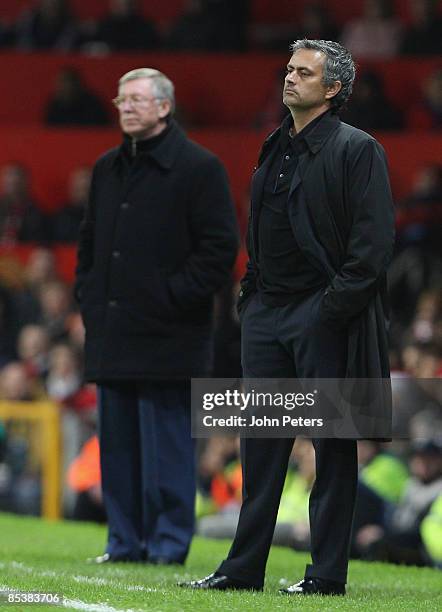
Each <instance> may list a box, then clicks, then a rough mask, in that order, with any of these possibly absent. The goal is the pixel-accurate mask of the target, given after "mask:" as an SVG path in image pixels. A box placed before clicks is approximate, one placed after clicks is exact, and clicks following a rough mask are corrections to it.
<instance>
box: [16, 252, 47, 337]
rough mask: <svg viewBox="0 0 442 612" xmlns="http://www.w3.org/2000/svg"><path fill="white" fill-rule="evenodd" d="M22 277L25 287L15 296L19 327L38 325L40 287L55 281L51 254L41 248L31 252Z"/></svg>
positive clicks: (39, 316)
mask: <svg viewBox="0 0 442 612" xmlns="http://www.w3.org/2000/svg"><path fill="white" fill-rule="evenodd" d="M24 276H25V286H24V287H23V288H22V289H21V290H20V291H18V292H17V294H16V295H15V303H16V308H17V318H18V320H19V321H20V322H21V325H26V324H28V323H38V322H39V321H40V319H41V307H40V299H39V294H40V287H41V286H42V285H43V284H44V283H45V282H49V281H53V280H56V279H57V273H56V269H55V258H54V255H53V253H52V252H51V251H49V250H48V249H43V248H38V249H35V250H34V251H32V253H31V255H30V257H29V260H28V263H27V265H26V268H25V271H24Z"/></svg>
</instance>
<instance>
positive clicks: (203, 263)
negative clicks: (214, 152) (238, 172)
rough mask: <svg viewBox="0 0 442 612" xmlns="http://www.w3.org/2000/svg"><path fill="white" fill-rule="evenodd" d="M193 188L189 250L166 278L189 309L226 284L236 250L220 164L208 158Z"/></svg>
mask: <svg viewBox="0 0 442 612" xmlns="http://www.w3.org/2000/svg"><path fill="white" fill-rule="evenodd" d="M194 184H195V189H194V191H193V193H192V194H191V197H192V202H191V204H190V212H189V226H190V227H189V228H190V233H191V236H192V242H193V250H192V253H191V254H190V256H189V257H188V258H187V260H186V261H185V262H184V263H183V265H182V267H181V268H180V269H179V270H178V271H177V272H175V273H174V274H172V275H171V276H169V278H168V286H169V291H170V293H171V296H172V299H173V301H174V302H175V304H176V305H177V306H178V307H180V308H191V307H192V306H194V305H197V304H198V303H201V302H202V301H204V300H205V299H208V298H209V297H210V296H212V295H213V294H214V293H215V292H216V291H217V290H218V289H220V288H221V287H222V286H223V285H224V284H225V283H226V282H227V281H228V280H229V277H230V274H231V271H232V268H233V264H234V263H235V259H236V254H237V250H238V228H237V222H236V216H235V210H234V206H233V201H232V197H231V194H230V189H229V183H228V178H227V174H226V171H225V169H224V167H223V166H222V164H221V162H220V161H219V160H218V159H217V158H216V157H212V156H211V157H210V158H209V159H208V160H207V161H205V162H204V163H203V164H202V165H201V167H200V168H199V169H198V177H197V180H196V181H195V182H194Z"/></svg>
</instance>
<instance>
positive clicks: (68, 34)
mask: <svg viewBox="0 0 442 612" xmlns="http://www.w3.org/2000/svg"><path fill="white" fill-rule="evenodd" d="M76 37H77V29H76V24H75V20H74V18H73V16H72V14H71V11H70V8H69V4H68V1H67V0H40V3H39V4H38V5H37V6H36V7H35V8H34V9H32V10H31V11H29V12H27V13H25V14H24V16H23V17H22V18H21V19H20V20H19V22H18V23H17V26H16V39H17V46H18V47H19V48H21V49H26V50H36V49H57V50H59V51H67V50H69V49H72V48H73V46H74V45H75V42H76Z"/></svg>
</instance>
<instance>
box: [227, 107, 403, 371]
mask: <svg viewBox="0 0 442 612" xmlns="http://www.w3.org/2000/svg"><path fill="white" fill-rule="evenodd" d="M285 121H291V117H290V116H289V117H287V118H286V119H285ZM279 135H280V128H278V129H277V130H276V131H275V132H273V133H272V134H271V135H270V136H269V137H268V138H267V140H266V141H265V142H264V145H263V148H262V150H261V154H260V157H259V162H258V167H257V168H256V169H255V172H254V175H253V180H252V190H251V198H252V201H251V213H250V222H249V231H248V240H247V242H248V250H249V262H248V266H247V273H246V275H245V277H244V279H243V281H242V283H241V285H242V286H241V292H240V298H239V301H238V309H239V311H240V312H241V310H242V309H243V308H244V307H245V305H246V302H247V301H248V300H249V299H250V297H251V295H253V293H254V292H255V291H256V275H257V273H258V270H259V262H258V261H257V260H256V249H255V244H254V242H255V240H256V236H257V219H258V213H259V205H260V202H261V199H262V191H263V186H264V181H265V176H266V173H267V170H268V168H269V167H270V164H271V161H272V158H273V155H274V154H276V151H277V149H278V141H279ZM306 141H307V145H308V150H307V151H306V152H305V153H304V154H302V155H301V156H300V158H299V163H298V166H297V170H296V172H295V175H294V177H293V180H292V183H291V186H290V191H289V200H288V211H289V217H290V223H291V226H292V229H293V233H294V235H295V238H296V240H297V242H298V244H299V247H300V248H301V250H302V251H303V253H304V254H305V256H306V257H307V258H308V259H309V261H310V262H311V263H312V265H314V266H315V267H316V268H317V269H318V270H320V271H321V272H322V273H323V274H324V275H325V277H326V278H327V279H328V287H327V289H326V290H325V293H324V296H323V298H322V303H321V307H320V308H321V309H320V313H321V318H322V319H323V320H324V321H325V322H327V323H328V324H329V325H335V326H339V327H341V328H345V329H346V330H347V331H348V363H347V372H346V377H347V378H378V379H382V378H383V379H385V378H389V376H390V369H389V359H388V338H387V331H388V306H387V288H386V270H387V266H388V263H389V262H390V260H391V257H392V253H393V244H394V209H393V201H392V195H391V190H390V184H389V177H388V168H387V163H386V159H385V154H384V150H383V148H382V146H381V145H380V144H379V143H378V142H377V141H376V140H375V139H374V138H373V137H372V136H370V135H369V134H367V133H365V132H363V131H361V130H359V129H357V128H354V127H352V126H350V125H347V124H345V123H342V122H341V121H340V119H339V118H338V116H336V115H333V114H331V113H327V114H326V115H325V116H324V117H323V118H322V119H321V121H319V122H318V124H317V126H316V127H315V128H314V129H313V130H312V131H311V132H310V133H308V134H307V135H306Z"/></svg>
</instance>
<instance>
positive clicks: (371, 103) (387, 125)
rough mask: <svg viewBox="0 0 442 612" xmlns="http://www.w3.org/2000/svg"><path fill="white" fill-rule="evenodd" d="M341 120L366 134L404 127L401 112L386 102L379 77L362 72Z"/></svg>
mask: <svg viewBox="0 0 442 612" xmlns="http://www.w3.org/2000/svg"><path fill="white" fill-rule="evenodd" d="M341 118H342V120H343V121H345V122H346V123H350V125H354V126H355V127H358V128H360V129H361V130H365V131H368V132H370V131H372V130H385V131H393V130H400V129H401V128H402V127H403V125H404V121H403V116H402V112H401V111H400V110H399V109H397V108H394V107H393V105H392V104H391V103H390V101H389V100H388V98H387V95H386V93H385V89H384V83H383V81H382V79H381V77H380V76H379V75H378V74H376V73H375V72H371V71H366V72H364V73H363V74H361V75H360V77H359V79H358V80H357V81H356V83H355V86H354V90H353V95H352V97H351V99H350V101H349V103H348V106H347V108H346V109H345V110H344V111H343V112H342V113H341Z"/></svg>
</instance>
